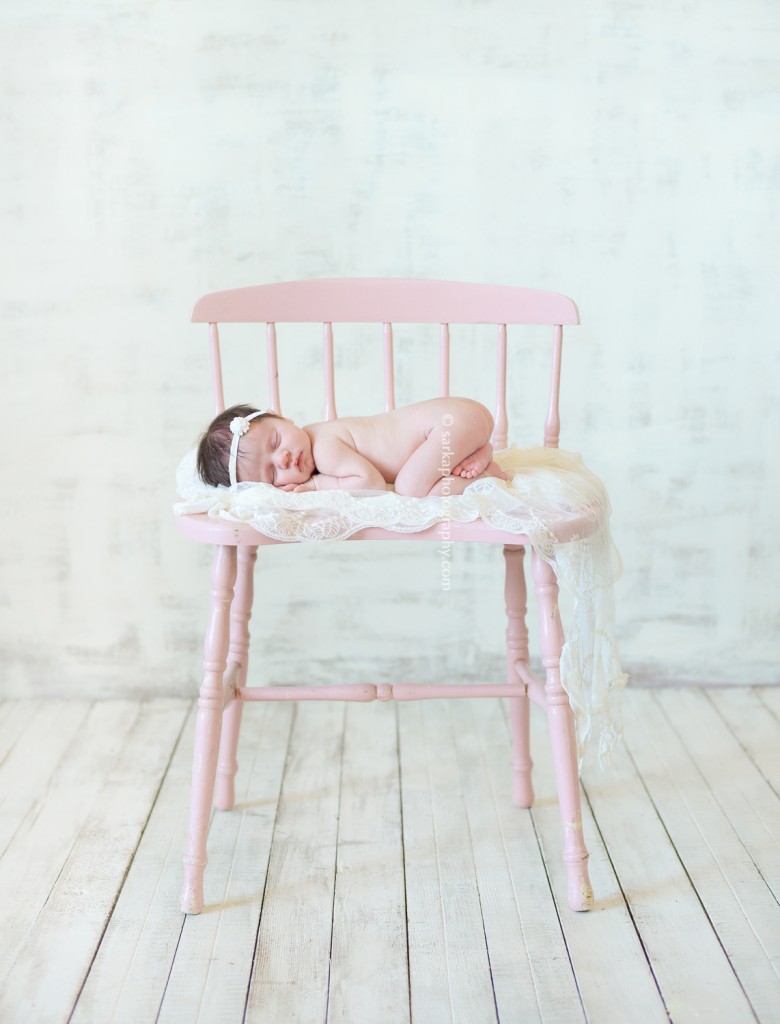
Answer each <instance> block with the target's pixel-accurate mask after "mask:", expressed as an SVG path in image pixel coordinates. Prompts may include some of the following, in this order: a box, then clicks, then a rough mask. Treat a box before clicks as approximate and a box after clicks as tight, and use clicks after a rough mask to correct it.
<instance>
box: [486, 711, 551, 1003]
mask: <svg viewBox="0 0 780 1024" xmlns="http://www.w3.org/2000/svg"><path fill="white" fill-rule="evenodd" d="M499 708H500V710H501V718H502V719H503V722H504V727H505V729H506V742H507V744H508V749H509V751H510V757H509V759H508V760H509V764H508V765H507V770H508V771H510V772H511V770H512V765H511V749H512V747H511V744H512V736H511V731H510V727H509V720H508V718H507V704H506V702H505V701H503V700H500V699H499ZM479 749H480V754H481V756H482V761H483V764H484V765H485V770H486V772H487V777H488V782H489V784H490V793H491V796H492V798H493V809H494V811H495V814H496V820H497V821H498V831H499V834H500V835H501V848H502V850H503V851H504V860H505V861H506V864H507V873H508V875H509V884H510V885H511V887H512V899H513V900H514V904H515V910H516V911H517V917H518V920H519V921H520V931H521V933H522V936H523V946H524V948H525V956H526V959H527V960H528V964H529V966H530V967H531V970H530V972H529V973H530V978H531V984H532V985H533V989H534V999H535V1000H536V1008H537V1010H538V1011H539V1019H540V1020H543V1019H544V1014H543V1012H542V1004H541V1001H540V999H539V988H538V986H537V984H536V975H535V974H534V971H533V967H532V964H533V958H532V956H531V951H530V950H529V948H528V940H527V938H526V929H525V926H524V924H523V914H522V910H521V904H520V898H519V895H518V892H517V888H516V886H515V879H514V875H513V874H512V870H511V868H512V859H511V857H510V854H509V845H508V843H507V838H506V832H505V830H504V824H503V822H502V820H501V814H500V811H499V797H498V794H497V793H496V787H495V784H494V782H493V775H492V773H491V772H490V770H489V768H488V761H487V754H486V752H485V744H484V738H483V737H482V735H480V737H479ZM515 810H517V812H518V813H520V812H522V811H523V810H527V811H528V817H529V819H530V820H531V824H532V825H533V818H532V816H531V813H530V808H520V807H518V808H515ZM534 835H536V830H535V827H534ZM538 845H539V840H538V837H537V847H538ZM549 881H550V879H549V877H548V878H547V882H548V884H549ZM558 924H559V925H560V920H559V921H558ZM564 942H565V939H564Z"/></svg>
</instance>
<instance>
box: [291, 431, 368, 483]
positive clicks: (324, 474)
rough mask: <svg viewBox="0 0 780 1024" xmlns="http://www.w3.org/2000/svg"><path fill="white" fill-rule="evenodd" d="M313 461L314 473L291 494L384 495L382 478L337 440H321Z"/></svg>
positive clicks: (364, 459)
mask: <svg viewBox="0 0 780 1024" xmlns="http://www.w3.org/2000/svg"><path fill="white" fill-rule="evenodd" d="M314 458H315V460H316V463H317V469H318V472H317V473H316V474H315V475H314V476H313V477H312V478H311V479H310V480H307V481H306V483H305V484H297V485H295V486H294V487H293V486H290V485H288V486H287V487H286V488H285V490H291V491H337V490H342V491H364V490H365V491H385V490H387V483H386V481H385V478H384V477H383V476H382V474H381V473H380V472H379V470H378V469H377V468H376V466H375V465H374V464H373V462H370V461H369V460H368V459H367V458H366V457H365V455H361V454H360V452H356V451H355V449H354V448H350V447H349V445H347V444H345V443H344V442H343V441H342V440H341V439H340V438H338V437H329V438H322V439H321V440H319V441H318V443H317V445H316V450H315V452H314Z"/></svg>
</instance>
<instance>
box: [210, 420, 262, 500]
mask: <svg viewBox="0 0 780 1024" xmlns="http://www.w3.org/2000/svg"><path fill="white" fill-rule="evenodd" d="M253 412H259V409H255V408H254V406H251V405H231V407H230V408H229V409H225V411H224V412H221V413H220V414H219V416H215V417H214V419H213V420H212V421H211V423H209V425H208V428H207V429H206V432H205V434H204V435H203V437H202V438H201V439H200V442H199V444H198V475H199V476H200V478H201V480H202V481H203V483H204V484H209V485H210V486H211V487H218V486H219V485H220V484H223V485H224V486H225V487H229V486H230V470H229V469H228V464H229V462H230V444H231V442H232V440H233V434H232V433H231V430H230V421H231V420H232V419H233V418H234V417H236V416H251V415H252V413H253ZM273 415H274V413H272V412H264V413H261V414H260V415H259V416H256V417H255V420H262V419H265V417H266V416H273ZM255 420H253V421H252V422H253V423H254V421H255Z"/></svg>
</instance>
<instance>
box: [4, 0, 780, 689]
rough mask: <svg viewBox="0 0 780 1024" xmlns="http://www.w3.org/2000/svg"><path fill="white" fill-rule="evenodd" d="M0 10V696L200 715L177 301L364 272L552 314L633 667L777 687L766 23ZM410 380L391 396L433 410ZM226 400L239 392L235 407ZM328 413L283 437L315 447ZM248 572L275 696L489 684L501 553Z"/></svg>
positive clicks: (494, 661)
mask: <svg viewBox="0 0 780 1024" xmlns="http://www.w3.org/2000/svg"><path fill="white" fill-rule="evenodd" d="M0 11H1V12H2V15H1V20H2V24H1V25H0V48H1V49H2V53H1V54H0V56H1V58H2V59H0V113H1V116H2V131H1V134H0V146H1V147H2V150H1V152H2V157H1V158H0V176H1V181H2V188H1V189H0V233H1V234H2V238H3V245H2V247H0V260H2V271H1V273H0V282H1V283H0V288H1V289H2V299H3V320H2V323H3V338H2V359H3V364H2V368H3V375H2V376H3V387H4V396H3V401H2V403H0V417H2V420H1V421H0V422H2V428H3V429H2V436H3V444H2V447H1V449H0V459H1V460H2V467H1V469H0V472H1V473H2V478H3V480H4V481H5V485H4V486H5V500H4V501H3V504H2V513H1V515H2V525H3V528H4V529H3V536H4V538H5V543H4V544H3V546H2V553H1V554H0V558H1V559H2V581H3V582H2V590H1V595H2V597H1V599H2V603H3V616H2V623H3V627H2V628H3V635H2V665H3V671H2V680H1V685H2V690H3V692H5V693H7V694H15V695H19V694H25V693H30V692H34V693H42V692H52V693H53V692H58V693H66V694H70V693H72V694H89V693H120V692H139V691H141V692H154V693H186V692H191V690H192V687H193V685H194V683H195V682H196V680H197V676H198V674H199V669H198V663H199V658H200V654H199V651H200V644H201V629H202V626H203V623H204V621H205V615H206V589H207V565H208V559H207V554H206V552H205V551H204V550H201V549H197V548H196V547H195V546H194V545H189V544H187V543H186V542H185V541H183V540H181V539H180V538H179V537H178V535H177V534H175V533H174V531H173V529H172V527H171V524H170V521H169V507H170V503H171V501H172V499H173V488H172V476H173V470H174V466H175V464H176V462H177V459H178V457H179V455H180V454H181V453H182V452H183V451H184V450H186V449H187V448H188V447H189V445H190V444H191V443H192V441H193V439H194V438H195V436H196V435H197V433H198V432H199V430H200V429H201V427H202V426H203V419H204V413H206V412H207V411H208V409H209V407H210V406H209V402H210V393H209V386H208V380H207V360H206V347H205V338H204V335H203V330H205V329H202V328H200V329H199V328H196V327H193V326H191V325H190V324H189V323H188V317H189V313H190V308H191V305H192V303H193V302H194V300H195V299H196V298H197V297H198V296H199V295H200V294H201V293H203V292H206V291H211V290H214V289H219V288H225V287H235V286H238V285H243V284H252V283H258V282H263V281H271V280H284V279H289V278H296V277H307V276H342V275H345V276H346V275H359V274H363V275H371V276H373V275H378V276H384V275H387V276H421V277H426V276H427V277H442V278H455V279H462V280H474V281H495V282H500V283H516V284H523V285H526V286H536V287H541V288H552V289H556V290H559V291H562V292H564V293H566V294H569V295H571V296H572V297H574V298H575V299H576V300H577V301H578V303H579V305H580V309H581V313H582V319H583V326H582V327H581V328H579V329H578V330H576V331H574V330H572V331H570V332H569V334H568V336H567V338H568V339H569V342H570V343H569V344H568V345H567V350H566V354H565V363H564V380H565V386H564V404H563V435H562V445H563V446H564V447H565V446H567V445H569V446H576V447H579V448H581V449H582V450H583V451H584V452H585V453H586V456H587V461H588V463H589V464H590V466H591V467H592V468H593V469H594V470H595V471H596V472H597V473H599V474H600V475H601V476H602V477H603V478H604V479H605V481H606V482H607V484H608V486H609V488H610V492H611V495H612V499H613V505H614V508H615V515H614V520H613V526H614V535H615V538H616V540H617V542H618V545H619V547H620V549H621V552H622V554H623V558H624V561H625V566H626V571H625V576H624V578H623V581H622V582H621V583H620V584H619V588H618V596H619V600H620V617H619V635H620V638H621V646H622V651H623V656H624V661H625V664H626V667H627V669H628V670H629V671H631V672H633V673H634V675H635V677H636V678H639V679H657V680H662V681H663V680H666V681H679V680H696V681H715V682H724V681H734V682H742V683H760V682H776V681H778V675H779V672H780V670H779V669H778V662H779V661H780V659H779V658H778V655H779V654H780V650H779V649H778V635H779V634H778V631H779V630H780V611H779V607H778V606H779V603H780V601H779V598H778V595H779V594H780V587H778V584H777V580H778V576H780V543H779V542H778V531H777V529H776V527H775V516H776V509H777V505H778V501H777V499H778V497H780V488H779V487H778V459H777V456H776V454H775V449H776V446H777V440H778V437H780V431H779V430H778V400H777V395H778V384H779V383H780V381H778V346H777V343H776V338H775V317H774V316H773V315H772V314H773V313H774V307H775V306H776V303H777V300H776V298H775V296H776V293H777V284H776V279H777V270H778V248H779V246H778V238H777V235H778V221H777V213H778V195H780V189H779V188H778V186H779V185H780V181H779V180H778V178H779V174H778V169H779V168H780V160H779V157H780V135H779V134H778V132H777V124H778V116H777V115H778V106H779V105H778V83H779V82H780V76H779V75H778V71H779V68H778V54H780V32H779V31H778V30H779V29H780V7H778V5H777V4H776V3H775V2H774V0H749V2H745V3H742V4H740V5H739V7H738V8H736V7H735V6H734V4H733V3H732V2H730V0H729V2H726V0H712V2H710V3H706V4H705V3H699V4H680V3H679V2H677V0H647V2H642V3H636V4H631V5H627V4H625V3H624V2H622V0H611V2H607V0H592V2H589V3H587V4H582V3H580V2H578V0H560V2H552V3H548V4H538V3H530V2H518V0H466V2H459V3H453V2H452V0H396V2H394V3H392V4H365V3H360V2H358V0H351V2H347V0H331V2H329V3H321V2H319V0H298V2H295V3H291V2H289V0H243V2H237V0H227V2H225V3H222V4H214V3H211V2H205V0H187V2H185V0H161V2H151V0H100V2H98V0H92V2H88V3H80V4H78V5H62V4H59V3H54V2H53V0H50V2H43V0H25V3H16V4H13V5H12V4H9V3H4V4H3V5H2V7H0ZM312 344H313V345H314V348H316V342H313V343H312ZM399 348H401V350H402V353H403V352H405V351H407V349H406V348H404V344H403V342H401V344H400V345H399ZM235 352H236V354H237V355H238V356H239V358H240V359H242V360H246V361H247V365H249V366H250V368H251V369H252V371H253V372H254V370H255V369H256V370H257V375H258V378H261V377H262V374H261V367H262V360H261V359H260V357H259V355H252V354H251V353H250V346H249V340H248V338H247V336H246V335H245V334H243V335H240V337H239V340H238V341H237V342H236V348H235ZM532 362H534V365H536V363H537V362H538V360H537V359H536V357H534V359H533V360H532ZM399 372H400V383H399V394H398V398H399V400H400V401H409V400H414V399H416V398H420V397H424V396H426V395H427V394H429V393H431V392H432V391H433V379H434V378H429V379H430V381H431V383H430V386H429V385H428V384H427V383H426V382H425V381H422V380H420V379H419V377H418V375H417V374H416V372H415V368H414V367H413V366H412V365H411V363H405V364H404V365H402V367H401V369H400V371H399ZM460 372H461V373H465V376H464V378H463V379H464V380H465V379H467V378H470V377H472V376H476V378H477V380H478V387H479V388H480V389H483V390H482V393H481V394H478V395H477V397H483V398H485V399H486V400H488V401H490V400H491V399H492V388H491V386H490V383H489V381H490V375H489V372H488V371H487V369H486V368H483V367H482V366H480V365H477V364H474V365H471V366H469V367H467V368H466V369H465V370H463V369H462V370H461V371H460ZM491 372H492V371H491ZM243 381H245V377H244V378H243V380H239V378H238V376H237V375H236V374H233V376H231V377H230V378H229V382H228V383H229V394H228V397H229V399H230V400H239V399H244V398H248V399H256V400H258V401H262V399H263V391H262V389H261V388H260V387H259V386H258V388H257V389H256V391H255V393H248V390H247V388H246V385H245V383H243ZM318 389H319V384H318V382H316V381H310V380H308V379H304V380H303V381H302V382H301V387H300V389H299V390H298V389H296V390H293V389H292V388H291V387H289V386H288V387H287V389H286V399H287V408H286V411H287V412H288V413H289V414H292V415H294V416H296V417H298V418H300V419H304V420H305V419H314V418H317V416H318V415H319V409H318V408H312V396H313V395H314V394H316V393H318ZM364 389H365V384H364V383H362V384H361V382H360V380H359V379H358V375H356V374H351V375H350V376H349V378H348V379H347V381H346V383H344V384H343V385H342V388H341V390H340V392H339V399H340V409H341V411H342V412H344V413H345V412H353V411H354V412H357V411H361V410H362V408H363V407H362V406H361V398H362V395H363V393H364ZM516 405H517V406H518V407H519V402H517V403H516ZM519 426H520V427H521V428H522V431H523V434H522V436H520V437H519V439H520V440H521V441H526V442H528V441H536V440H537V437H538V430H537V428H536V424H534V430H533V433H529V429H530V428H528V427H527V426H526V424H525V423H522V422H521V423H520V425H519ZM770 440H771V442H773V443H772V444H770ZM261 554H262V552H261ZM263 560H264V561H265V563H266V574H265V575H264V576H260V577H259V582H260V593H259V597H258V610H257V618H259V619H260V620H262V621H263V626H262V627H261V626H257V627H256V630H255V632H256V635H259V634H260V633H261V632H265V631H266V629H267V630H269V631H270V635H271V637H272V639H271V642H270V644H269V647H268V660H267V662H266V671H265V673H264V676H263V678H265V679H274V680H280V679H284V678H292V679H307V678H308V679H312V678H327V679H330V678H337V677H341V676H342V675H343V673H344V671H345V669H346V668H347V666H348V664H349V665H350V668H351V670H353V671H354V672H355V673H356V674H357V677H358V678H361V677H362V678H372V679H387V678H391V677H392V675H393V674H394V673H395V674H396V675H399V674H400V675H401V676H402V677H406V678H418V679H421V678H422V679H424V678H426V677H427V678H436V679H446V678H449V677H451V676H452V675H453V674H457V675H461V674H462V670H464V669H466V670H468V671H475V672H477V674H478V675H479V674H480V673H481V674H482V675H485V676H492V677H496V676H497V675H499V674H500V672H501V642H502V636H501V634H502V630H503V626H502V624H501V618H500V616H501V602H502V594H501V591H502V583H501V564H500V563H501V558H500V554H499V553H498V552H496V551H488V550H483V549H477V548H474V547H470V546H468V547H463V548H461V549H459V550H458V552H457V556H456V561H455V566H454V569H453V590H452V592H451V593H450V595H449V596H448V597H447V598H446V599H445V597H444V595H442V594H441V592H440V591H439V589H438V582H439V573H440V566H439V556H438V555H437V554H436V552H435V550H434V549H433V548H432V547H427V546H420V547H417V546H414V545H404V546H403V547H402V548H401V549H400V550H399V548H398V546H396V547H395V548H388V547H384V548H378V547H375V546H373V545H353V546H346V547H342V548H339V549H334V548H322V549H318V550H310V549H307V550H305V551H302V550H300V549H284V550H282V549H274V550H272V551H270V552H268V553H267V554H266V556H265V558H264V559H263ZM474 593H477V594H478V595H479V602H478V603H476V604H475V603H474V602H473V600H472V597H473V594H474ZM367 607H371V608H373V609H374V612H373V614H372V615H371V616H370V617H369V615H368V614H367V612H366V609H367ZM423 611H424V612H425V613H426V614H427V615H430V620H429V621H430V623H431V626H430V627H424V619H423V616H422V614H421V612H423ZM304 623H306V626H305V629H306V640H305V641H304V640H303V639H302V637H301V633H300V629H301V628H303V624H304Z"/></svg>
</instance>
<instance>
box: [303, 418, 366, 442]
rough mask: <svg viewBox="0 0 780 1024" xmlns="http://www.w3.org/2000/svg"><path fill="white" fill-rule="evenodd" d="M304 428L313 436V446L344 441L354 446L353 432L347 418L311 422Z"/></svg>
mask: <svg viewBox="0 0 780 1024" xmlns="http://www.w3.org/2000/svg"><path fill="white" fill-rule="evenodd" d="M304 430H305V431H306V433H307V434H308V435H309V437H310V438H311V443H312V448H315V447H317V446H322V445H327V444H330V443H333V442H338V441H342V442H343V443H344V444H347V445H349V447H350V448H354V446H355V445H354V441H353V438H352V432H351V431H350V429H349V424H348V421H347V420H339V419H336V420H323V421H322V422H321V423H309V424H307V425H306V426H305V427H304Z"/></svg>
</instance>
